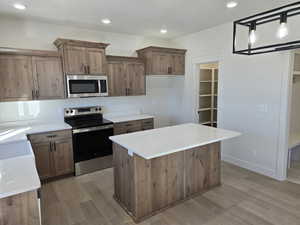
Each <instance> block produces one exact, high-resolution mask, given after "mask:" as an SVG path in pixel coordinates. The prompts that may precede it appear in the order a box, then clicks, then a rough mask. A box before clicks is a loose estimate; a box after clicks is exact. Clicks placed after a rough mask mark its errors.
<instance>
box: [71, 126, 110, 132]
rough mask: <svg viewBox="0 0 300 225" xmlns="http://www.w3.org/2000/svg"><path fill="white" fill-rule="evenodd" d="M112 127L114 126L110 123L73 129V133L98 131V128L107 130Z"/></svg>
mask: <svg viewBox="0 0 300 225" xmlns="http://www.w3.org/2000/svg"><path fill="white" fill-rule="evenodd" d="M113 127H114V125H112V124H111V125H106V126H98V127H88V128H81V129H74V130H73V134H80V133H87V132H91V131H98V130H107V129H112V128H113Z"/></svg>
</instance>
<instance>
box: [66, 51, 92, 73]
mask: <svg viewBox="0 0 300 225" xmlns="http://www.w3.org/2000/svg"><path fill="white" fill-rule="evenodd" d="M64 60H65V61H64V69H65V73H67V74H86V73H87V69H86V65H87V58H86V48H84V47H74V46H72V47H70V46H69V47H66V48H65V49H64Z"/></svg>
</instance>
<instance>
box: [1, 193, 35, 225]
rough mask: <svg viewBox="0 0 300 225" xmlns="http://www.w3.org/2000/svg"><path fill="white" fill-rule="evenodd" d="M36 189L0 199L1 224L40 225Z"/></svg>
mask: <svg viewBox="0 0 300 225" xmlns="http://www.w3.org/2000/svg"><path fill="white" fill-rule="evenodd" d="M39 212H40V210H39V203H38V196H37V191H29V192H25V193H21V194H17V195H13V196H10V197H7V198H2V199H0V224H1V225H40V224H41V223H40V219H41V218H40V213H39Z"/></svg>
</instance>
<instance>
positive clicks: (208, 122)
mask: <svg viewBox="0 0 300 225" xmlns="http://www.w3.org/2000/svg"><path fill="white" fill-rule="evenodd" d="M201 124H202V125H203V124H211V121H206V122H202V123H201Z"/></svg>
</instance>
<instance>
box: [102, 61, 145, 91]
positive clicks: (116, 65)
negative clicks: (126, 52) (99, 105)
mask: <svg viewBox="0 0 300 225" xmlns="http://www.w3.org/2000/svg"><path fill="white" fill-rule="evenodd" d="M107 62H108V73H107V75H108V86H109V95H110V96H133V95H145V94H146V77H145V65H144V63H143V61H142V60H140V59H138V58H136V57H122V56H107Z"/></svg>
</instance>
